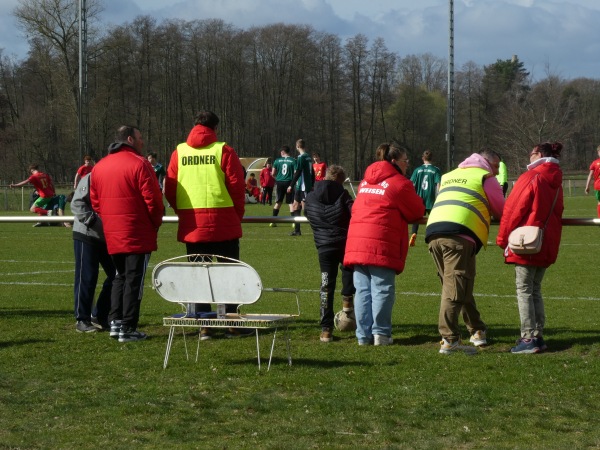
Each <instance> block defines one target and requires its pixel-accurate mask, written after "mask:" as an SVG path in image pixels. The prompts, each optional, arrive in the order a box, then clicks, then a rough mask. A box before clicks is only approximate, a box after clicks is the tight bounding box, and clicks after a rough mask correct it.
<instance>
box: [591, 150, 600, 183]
mask: <svg viewBox="0 0 600 450" xmlns="http://www.w3.org/2000/svg"><path fill="white" fill-rule="evenodd" d="M590 171H593V172H594V175H593V177H594V189H595V190H597V191H600V158H598V159H597V160H595V161H594V162H593V163H592V164H590Z"/></svg>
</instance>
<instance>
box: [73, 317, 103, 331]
mask: <svg viewBox="0 0 600 450" xmlns="http://www.w3.org/2000/svg"><path fill="white" fill-rule="evenodd" d="M75 329H76V330H77V332H78V333H95V332H96V331H98V328H96V327H95V326H94V325H92V322H90V321H89V320H78V321H77V325H76V326H75Z"/></svg>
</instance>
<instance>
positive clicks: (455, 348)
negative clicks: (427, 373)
mask: <svg viewBox="0 0 600 450" xmlns="http://www.w3.org/2000/svg"><path fill="white" fill-rule="evenodd" d="M459 352H462V353H465V354H467V355H474V354H475V353H477V349H476V348H475V347H469V346H468V345H462V344H461V343H460V341H456V342H452V343H450V342H448V341H447V340H446V339H442V341H441V342H440V353H441V354H442V355H450V354H452V353H459Z"/></svg>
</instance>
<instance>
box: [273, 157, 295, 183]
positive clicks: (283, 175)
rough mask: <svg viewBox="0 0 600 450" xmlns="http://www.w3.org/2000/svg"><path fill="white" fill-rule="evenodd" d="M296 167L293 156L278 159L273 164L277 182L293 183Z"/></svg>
mask: <svg viewBox="0 0 600 450" xmlns="http://www.w3.org/2000/svg"><path fill="white" fill-rule="evenodd" d="M295 167H296V160H295V159H294V158H292V157H291V156H283V157H281V158H277V159H276V160H275V162H274V163H273V168H274V169H275V181H276V182H281V181H292V179H293V178H294V168H295Z"/></svg>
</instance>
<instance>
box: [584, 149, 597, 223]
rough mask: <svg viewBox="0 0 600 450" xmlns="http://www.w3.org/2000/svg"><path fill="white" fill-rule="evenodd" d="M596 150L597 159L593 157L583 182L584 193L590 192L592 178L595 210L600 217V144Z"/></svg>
mask: <svg viewBox="0 0 600 450" xmlns="http://www.w3.org/2000/svg"><path fill="white" fill-rule="evenodd" d="M596 150H597V152H598V159H595V160H594V161H593V162H592V164H590V173H589V175H588V177H587V181H586V182H585V193H586V195H587V194H589V193H590V183H591V182H592V180H594V190H595V191H596V200H597V201H598V205H597V206H596V212H597V215H598V217H600V145H599V146H598V148H597V149H596Z"/></svg>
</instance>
